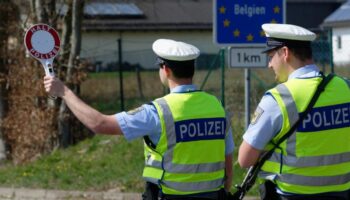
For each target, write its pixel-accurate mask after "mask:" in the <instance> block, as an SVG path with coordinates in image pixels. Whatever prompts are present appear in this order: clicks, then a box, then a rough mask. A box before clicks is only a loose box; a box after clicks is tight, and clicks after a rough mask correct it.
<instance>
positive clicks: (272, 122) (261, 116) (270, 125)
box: [243, 94, 282, 150]
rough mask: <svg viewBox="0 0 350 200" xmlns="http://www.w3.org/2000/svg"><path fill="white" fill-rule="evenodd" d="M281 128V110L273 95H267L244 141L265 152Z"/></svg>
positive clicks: (245, 134)
mask: <svg viewBox="0 0 350 200" xmlns="http://www.w3.org/2000/svg"><path fill="white" fill-rule="evenodd" d="M281 127H282V113H281V110H280V108H279V106H278V104H277V102H276V100H275V99H274V98H273V97H272V96H271V94H266V95H264V96H263V98H262V99H261V101H260V103H259V105H258V107H257V109H256V111H255V113H254V117H253V119H252V120H251V123H250V125H249V127H248V129H247V131H246V132H245V133H244V135H243V139H244V141H245V142H247V143H248V144H250V145H251V146H253V147H254V148H256V149H259V150H263V149H264V147H265V146H266V144H267V143H268V142H269V141H271V139H272V138H273V137H275V136H276V134H277V133H278V132H279V131H280V130H281Z"/></svg>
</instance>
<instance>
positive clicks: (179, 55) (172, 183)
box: [44, 39, 234, 199]
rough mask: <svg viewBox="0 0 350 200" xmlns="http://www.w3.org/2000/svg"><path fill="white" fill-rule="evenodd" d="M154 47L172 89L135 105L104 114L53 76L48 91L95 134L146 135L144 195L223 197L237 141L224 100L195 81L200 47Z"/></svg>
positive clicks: (167, 43)
mask: <svg viewBox="0 0 350 200" xmlns="http://www.w3.org/2000/svg"><path fill="white" fill-rule="evenodd" d="M152 49H153V51H154V53H155V54H156V55H157V66H158V67H159V76H160V80H161V82H162V83H163V85H165V86H167V87H169V89H170V94H168V95H166V96H164V97H162V98H159V99H156V100H154V101H152V102H151V103H149V104H144V105H142V106H141V107H139V108H137V109H135V110H132V111H129V112H121V113H117V114H115V115H104V114H101V113H100V112H98V111H96V110H95V109H93V108H91V107H90V106H88V105H87V104H85V103H84V102H83V101H82V100H80V99H79V98H78V97H77V96H76V95H75V94H73V92H72V91H71V90H70V89H69V88H67V87H66V86H65V85H64V84H63V83H62V82H61V81H60V80H58V79H57V78H54V77H49V76H46V77H45V78H44V85H45V88H46V91H47V92H48V93H49V94H50V95H54V96H58V97H61V98H62V99H63V100H64V101H65V102H66V104H67V106H68V107H69V108H70V109H71V111H72V112H73V113H74V115H75V116H76V117H77V118H78V119H79V120H80V121H81V122H82V123H83V124H84V125H86V126H87V127H88V128H90V129H91V130H92V131H94V132H95V133H102V134H111V135H124V136H125V138H126V139H127V140H128V141H131V140H134V139H136V138H140V137H141V138H142V137H143V138H144V143H145V145H144V146H145V152H144V154H145V168H144V172H143V177H144V179H145V180H146V190H145V192H144V194H143V195H142V196H143V199H158V198H161V199H219V198H220V197H219V196H220V195H221V194H222V191H223V190H224V189H225V190H229V189H230V187H231V181H232V152H233V148H234V144H233V138H232V132H231V128H230V123H229V121H230V120H229V119H228V118H226V113H225V111H224V109H223V107H222V106H221V103H220V101H219V100H218V99H217V98H216V97H214V96H212V95H209V94H207V93H205V92H203V91H200V90H198V88H197V87H196V86H195V85H194V84H193V83H192V78H193V75H194V65H195V59H196V58H197V57H198V56H199V54H200V52H199V50H198V49H197V48H196V47H195V46H193V45H190V44H187V43H184V42H179V41H174V40H169V39H159V40H156V41H155V42H154V43H153V46H152Z"/></svg>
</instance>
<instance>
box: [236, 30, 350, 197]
mask: <svg viewBox="0 0 350 200" xmlns="http://www.w3.org/2000/svg"><path fill="white" fill-rule="evenodd" d="M262 29H263V30H264V31H265V34H266V36H267V49H266V51H264V53H266V54H267V56H268V58H269V63H268V66H269V68H271V69H272V70H273V71H274V73H275V75H276V77H275V79H276V81H278V82H280V83H281V84H279V85H277V86H276V87H275V88H273V89H271V90H268V91H267V92H266V93H265V95H264V96H263V98H262V99H261V101H260V103H259V105H258V107H257V109H256V111H255V114H254V118H253V119H252V121H251V123H250V125H249V127H248V129H247V131H246V132H245V134H244V135H243V142H242V144H241V146H240V149H239V156H238V161H239V164H240V165H241V166H242V167H250V166H252V165H254V164H255V163H256V162H257V160H258V159H259V156H260V155H261V153H262V152H264V151H266V150H268V149H269V147H271V146H272V145H273V144H274V143H276V142H277V141H278V139H279V138H281V137H282V136H283V135H284V134H285V133H286V132H288V130H289V129H290V128H291V126H293V124H294V123H295V122H296V121H297V120H298V118H299V116H300V114H301V113H302V112H303V111H305V109H306V107H307V105H308V103H309V102H310V100H311V98H312V96H313V95H314V93H315V90H316V87H317V86H318V84H319V83H320V81H321V80H322V78H323V75H322V73H321V72H320V71H319V68H318V67H317V66H316V65H315V64H313V61H312V51H311V41H313V40H314V39H315V38H316V35H315V34H314V33H313V32H310V31H309V30H307V29H305V28H302V27H299V26H295V25H289V24H264V25H262ZM259 176H260V178H262V179H261V180H263V184H262V185H261V190H262V194H263V195H267V196H270V197H266V196H265V197H264V196H262V199H270V200H273V199H283V200H285V199H286V200H299V199H300V200H311V199H312V200H322V199H327V200H328V199H329V200H331V199H350V196H349V194H350V193H349V189H350V83H349V81H348V80H345V79H343V78H340V77H337V76H336V77H334V78H333V79H332V80H331V82H330V83H329V84H328V85H327V87H326V89H325V90H324V91H323V92H322V93H321V95H320V97H319V98H318V100H317V102H316V103H315V105H314V107H313V108H312V110H311V111H310V112H309V113H308V114H307V115H306V117H305V118H304V119H303V120H302V122H301V124H300V126H299V127H297V128H296V130H295V132H294V133H293V134H292V135H291V136H290V137H289V138H288V139H286V140H285V141H284V142H283V143H282V144H281V145H280V146H279V147H278V148H277V149H276V150H275V151H274V153H273V155H272V156H271V157H270V158H269V159H268V160H267V161H266V162H265V164H264V165H263V166H262V168H261V171H260V174H259ZM266 191H269V192H266ZM271 191H272V192H271ZM264 192H265V193H264ZM271 193H275V194H271Z"/></svg>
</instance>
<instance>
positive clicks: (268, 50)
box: [261, 45, 283, 54]
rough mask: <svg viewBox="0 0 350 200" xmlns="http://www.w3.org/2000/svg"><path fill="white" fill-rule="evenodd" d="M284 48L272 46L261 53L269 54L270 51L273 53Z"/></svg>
mask: <svg viewBox="0 0 350 200" xmlns="http://www.w3.org/2000/svg"><path fill="white" fill-rule="evenodd" d="M281 47H283V45H282V46H270V47H266V48H265V49H264V50H263V51H262V52H261V53H263V54H265V53H269V52H270V51H273V50H275V49H278V48H281Z"/></svg>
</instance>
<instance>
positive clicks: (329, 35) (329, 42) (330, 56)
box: [328, 28, 334, 73]
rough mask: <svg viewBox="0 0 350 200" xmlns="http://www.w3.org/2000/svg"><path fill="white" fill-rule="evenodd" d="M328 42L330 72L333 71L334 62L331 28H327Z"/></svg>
mask: <svg viewBox="0 0 350 200" xmlns="http://www.w3.org/2000/svg"><path fill="white" fill-rule="evenodd" d="M328 44H329V51H330V52H329V65H330V67H331V72H332V73H334V63H333V32H332V28H329V29H328Z"/></svg>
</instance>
